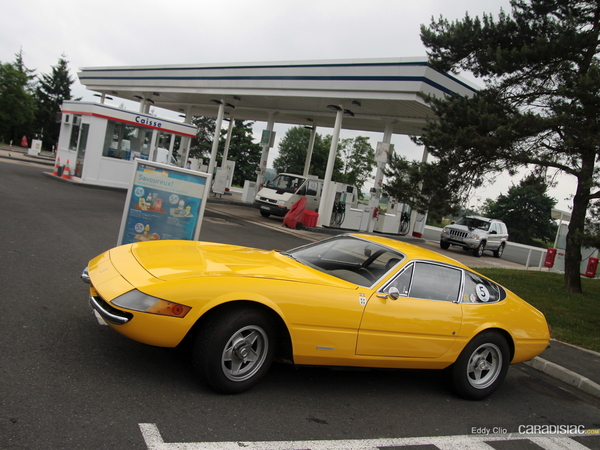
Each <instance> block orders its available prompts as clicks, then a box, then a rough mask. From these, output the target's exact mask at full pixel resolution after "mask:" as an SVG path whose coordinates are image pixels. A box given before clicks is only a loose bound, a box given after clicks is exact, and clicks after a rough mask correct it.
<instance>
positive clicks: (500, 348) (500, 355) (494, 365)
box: [450, 331, 510, 400]
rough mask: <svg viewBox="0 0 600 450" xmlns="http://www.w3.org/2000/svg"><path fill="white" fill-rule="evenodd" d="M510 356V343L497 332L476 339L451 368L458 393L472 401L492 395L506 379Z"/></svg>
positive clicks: (482, 334) (484, 334)
mask: <svg viewBox="0 0 600 450" xmlns="http://www.w3.org/2000/svg"><path fill="white" fill-rule="evenodd" d="M509 355H510V351H509V348H508V343H507V342H506V339H505V338H504V337H503V336H502V335H501V334H500V333H498V332H497V331H484V332H483V333H481V334H478V335H477V336H475V337H474V338H473V339H472V340H471V342H469V343H468V344H467V346H466V347H465V348H464V349H463V351H462V352H461V354H460V356H459V357H458V359H457V360H456V362H455V363H454V364H453V365H452V366H451V368H450V374H451V377H452V382H453V385H454V388H455V389H456V391H457V392H458V394H459V395H460V396H461V397H463V398H465V399H468V400H481V399H484V398H486V397H488V396H490V395H491V394H492V393H493V392H494V391H495V390H496V389H498V387H499V386H500V385H501V384H502V381H503V380H504V377H505V376H506V372H507V371H508V364H509V358H510V356H509Z"/></svg>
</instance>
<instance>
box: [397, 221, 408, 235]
mask: <svg viewBox="0 0 600 450" xmlns="http://www.w3.org/2000/svg"><path fill="white" fill-rule="evenodd" d="M409 225H410V223H409V222H408V221H407V220H402V221H401V222H400V229H399V230H398V232H399V233H400V234H401V235H402V236H404V235H406V234H407V233H408V227H409Z"/></svg>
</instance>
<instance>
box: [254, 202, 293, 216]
mask: <svg viewBox="0 0 600 450" xmlns="http://www.w3.org/2000/svg"><path fill="white" fill-rule="evenodd" d="M254 206H255V207H256V208H258V209H260V210H261V211H265V212H267V213H269V214H272V215H274V216H280V217H283V216H285V215H286V214H287V213H288V212H289V209H287V208H285V207H282V206H277V205H271V204H269V203H264V202H260V201H257V200H255V201H254Z"/></svg>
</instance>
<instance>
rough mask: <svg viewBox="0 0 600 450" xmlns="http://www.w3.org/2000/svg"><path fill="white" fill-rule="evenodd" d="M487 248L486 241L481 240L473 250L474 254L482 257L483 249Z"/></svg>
mask: <svg viewBox="0 0 600 450" xmlns="http://www.w3.org/2000/svg"><path fill="white" fill-rule="evenodd" d="M484 250H485V241H481V242H480V243H479V245H478V246H477V248H476V249H474V250H473V256H476V257H477V258H481V256H482V255H483V251H484Z"/></svg>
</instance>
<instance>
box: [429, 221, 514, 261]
mask: <svg viewBox="0 0 600 450" xmlns="http://www.w3.org/2000/svg"><path fill="white" fill-rule="evenodd" d="M506 241H508V230H507V229H506V225H505V224H504V222H502V221H501V220H496V219H488V218H487V217H479V216H465V217H461V218H460V219H459V220H458V221H457V222H454V223H452V224H451V225H448V226H447V227H444V229H443V230H442V234H441V236H440V247H441V248H443V249H444V250H446V249H447V248H448V247H450V246H451V245H459V246H461V247H462V248H464V249H465V250H467V251H472V252H473V255H475V256H477V257H480V256H481V255H483V251H484V250H490V251H491V252H493V254H494V256H495V257H496V258H500V257H501V256H502V253H504V247H505V246H506Z"/></svg>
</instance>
